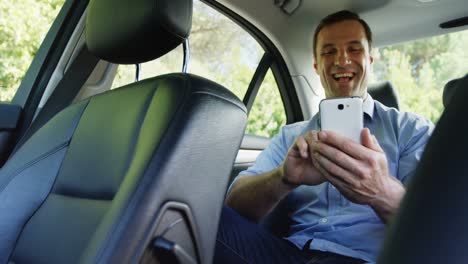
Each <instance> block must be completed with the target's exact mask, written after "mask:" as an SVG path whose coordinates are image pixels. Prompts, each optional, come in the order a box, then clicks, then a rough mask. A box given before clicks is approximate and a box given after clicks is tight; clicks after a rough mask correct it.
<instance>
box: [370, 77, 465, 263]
mask: <svg viewBox="0 0 468 264" xmlns="http://www.w3.org/2000/svg"><path fill="white" fill-rule="evenodd" d="M453 84H454V86H453V96H452V97H451V100H450V102H448V104H447V105H446V108H445V110H444V112H443V114H442V116H441V118H440V119H439V121H438V122H437V125H436V128H435V130H434V132H433V134H432V136H431V138H430V140H429V142H428V144H427V146H426V149H425V151H424V154H423V156H422V158H421V161H420V163H419V166H418V168H417V170H416V172H415V175H414V178H412V180H411V181H410V183H409V185H408V188H407V194H406V196H405V198H404V200H403V203H402V205H401V208H400V212H399V214H398V215H397V217H396V219H394V223H393V224H392V226H391V228H390V229H389V232H388V236H387V238H386V241H385V244H384V248H383V250H382V252H381V254H380V257H379V261H378V262H377V263H380V264H387V263H399V264H410V263H429V264H431V263H434V264H436V263H451V264H458V263H460V264H462V263H468V250H467V248H466V245H468V225H467V223H468V210H467V207H468V191H467V190H468V163H467V160H468V152H467V149H468V137H467V134H468V122H466V117H467V116H468V107H466V98H468V89H467V87H468V75H466V76H465V77H464V78H462V79H460V80H458V81H456V82H455V83H453Z"/></svg>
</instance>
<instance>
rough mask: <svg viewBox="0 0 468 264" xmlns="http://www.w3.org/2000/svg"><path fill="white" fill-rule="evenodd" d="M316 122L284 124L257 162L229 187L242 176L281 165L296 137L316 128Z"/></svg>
mask: <svg viewBox="0 0 468 264" xmlns="http://www.w3.org/2000/svg"><path fill="white" fill-rule="evenodd" d="M315 123H316V121H313V122H311V121H303V122H298V123H294V124H290V125H285V126H283V127H282V128H281V130H280V132H279V133H278V134H277V135H275V136H274V137H273V138H272V139H271V141H270V144H268V146H267V147H266V148H265V150H263V151H262V153H260V155H258V157H257V159H256V160H255V164H254V165H253V166H251V167H249V168H248V169H247V170H245V171H242V172H240V173H239V175H238V176H237V177H236V178H235V179H234V181H233V182H232V183H231V186H230V187H229V189H230V188H231V187H232V185H233V183H234V182H236V180H237V179H239V177H240V176H244V175H257V174H262V173H265V172H268V171H271V170H273V169H276V168H277V167H278V166H280V165H281V164H282V163H283V161H284V158H285V157H286V154H287V153H288V150H289V147H290V146H291V145H292V144H293V143H294V141H295V140H296V137H297V136H298V135H300V134H304V131H307V130H310V129H315V127H314V124H315Z"/></svg>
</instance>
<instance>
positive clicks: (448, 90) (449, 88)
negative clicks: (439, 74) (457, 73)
mask: <svg viewBox="0 0 468 264" xmlns="http://www.w3.org/2000/svg"><path fill="white" fill-rule="evenodd" d="M461 79H462V78H458V79H453V80H451V81H449V82H447V84H445V86H444V92H443V93H442V103H443V104H444V107H445V108H446V107H447V106H448V105H449V104H450V101H452V97H453V95H454V94H455V91H456V89H457V87H458V82H459V81H460V80H461Z"/></svg>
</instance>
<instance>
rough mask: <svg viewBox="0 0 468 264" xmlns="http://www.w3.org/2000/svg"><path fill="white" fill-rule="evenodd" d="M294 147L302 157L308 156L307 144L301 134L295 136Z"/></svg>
mask: <svg viewBox="0 0 468 264" xmlns="http://www.w3.org/2000/svg"><path fill="white" fill-rule="evenodd" d="M294 148H295V150H297V151H298V152H299V155H301V157H302V158H304V159H307V158H308V157H309V145H308V144H307V142H306V140H305V139H304V137H303V136H298V137H297V139H296V142H295V144H294Z"/></svg>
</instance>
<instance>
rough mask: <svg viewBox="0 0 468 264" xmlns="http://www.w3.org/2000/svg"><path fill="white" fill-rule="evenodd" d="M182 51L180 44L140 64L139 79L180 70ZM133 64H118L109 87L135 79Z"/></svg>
mask: <svg viewBox="0 0 468 264" xmlns="http://www.w3.org/2000/svg"><path fill="white" fill-rule="evenodd" d="M183 60H184V51H183V47H182V45H180V46H178V47H177V48H175V49H174V50H172V51H171V52H169V53H167V54H165V55H164V56H162V57H161V58H158V59H156V60H152V61H149V62H145V63H142V64H140V80H143V79H147V78H151V77H154V76H158V75H163V74H166V73H171V72H180V71H182V65H183ZM135 76H136V66H135V65H119V67H118V68H117V73H116V76H115V79H114V82H113V83H112V87H111V89H114V88H117V87H122V86H124V85H127V84H129V83H132V82H134V81H135Z"/></svg>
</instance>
